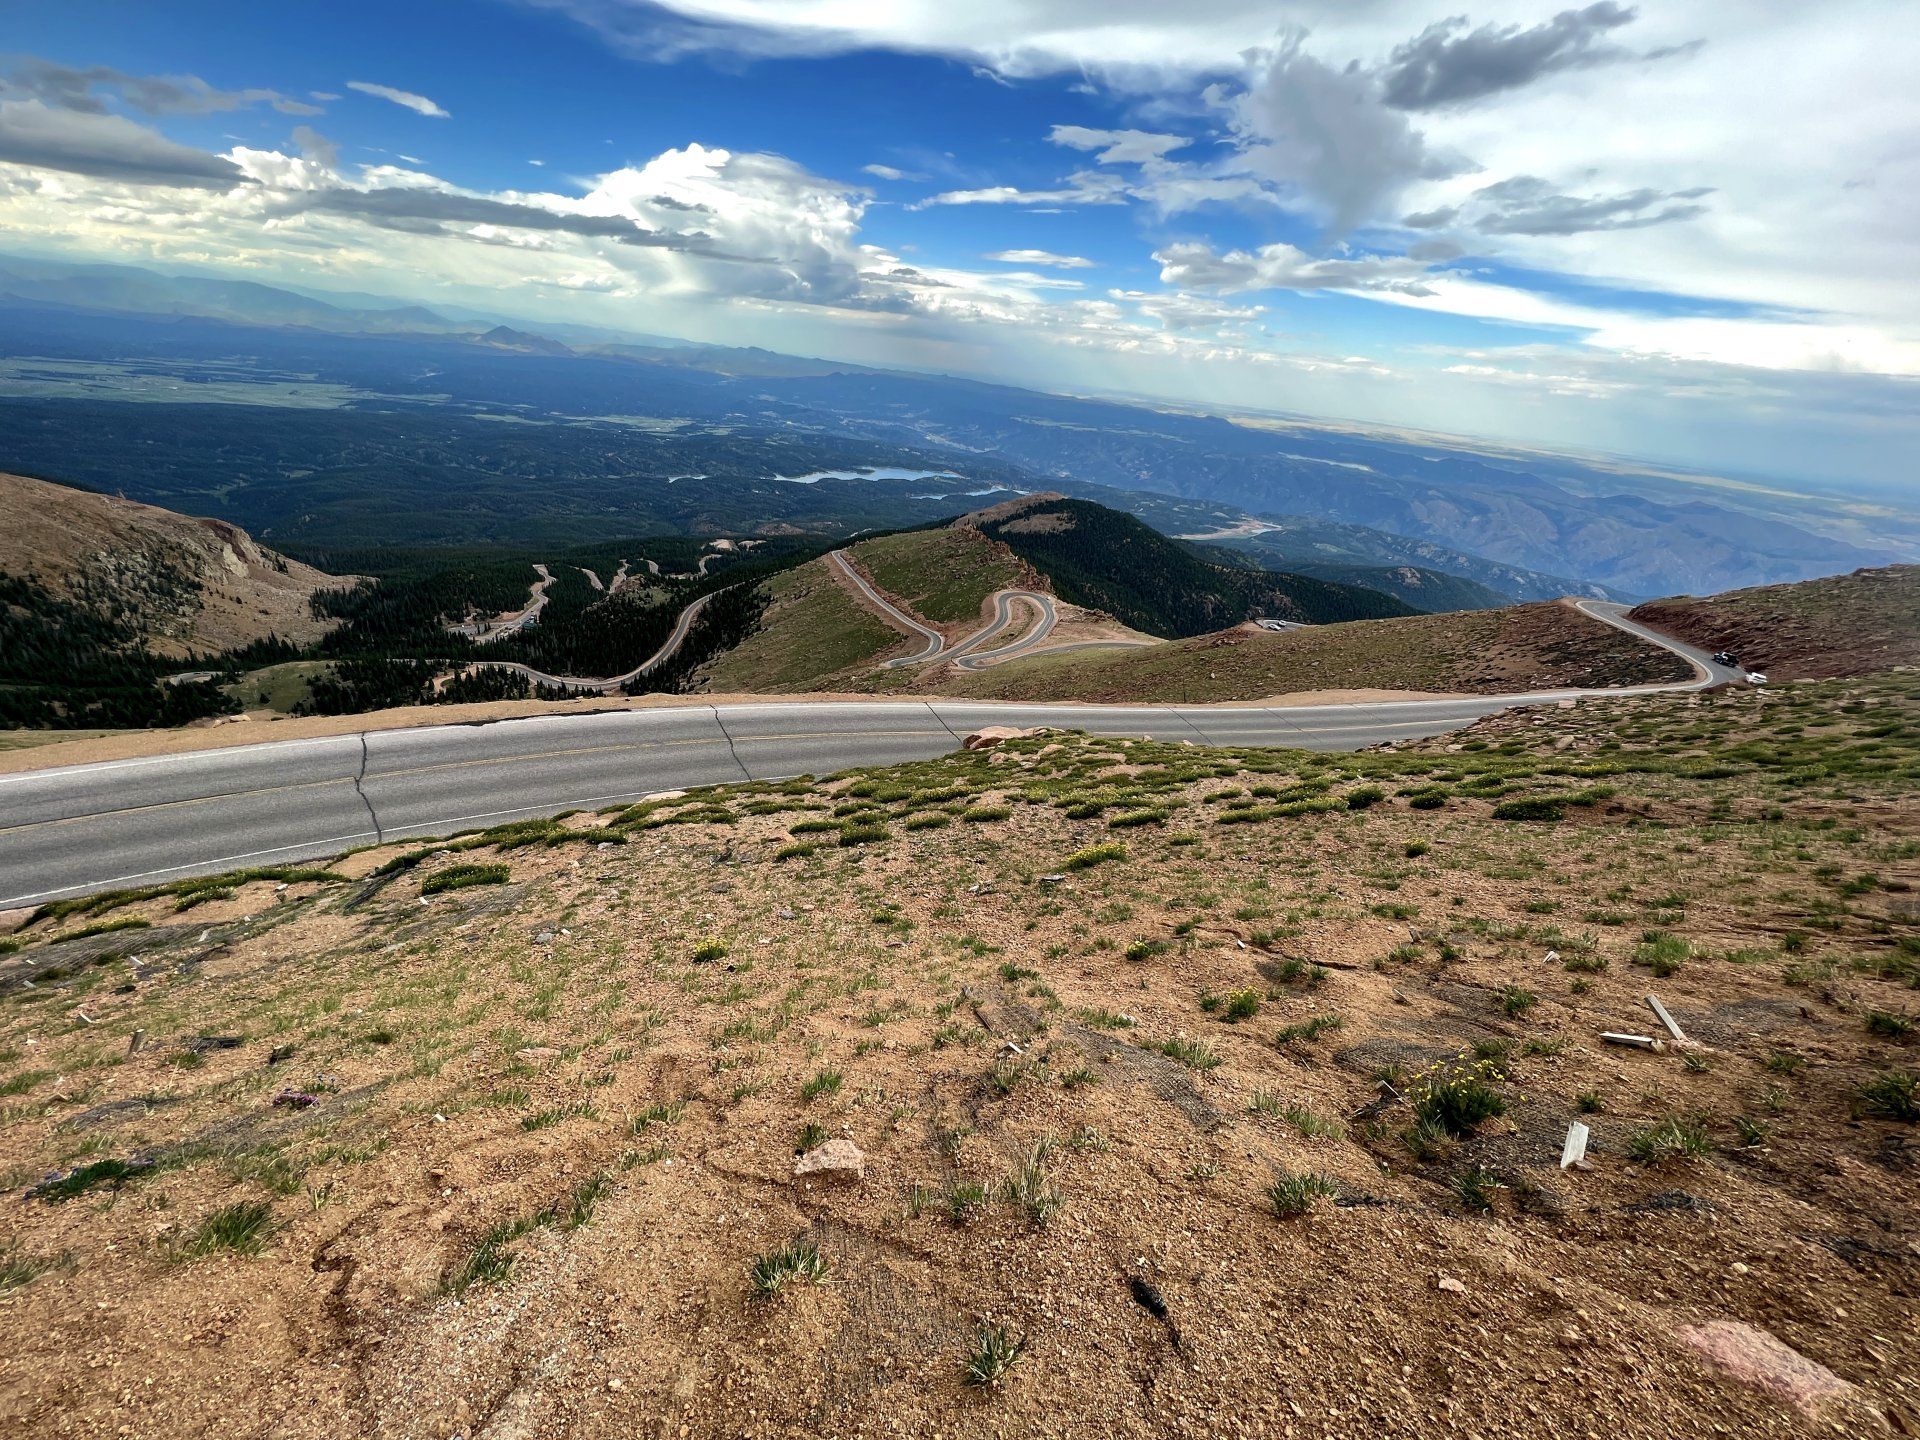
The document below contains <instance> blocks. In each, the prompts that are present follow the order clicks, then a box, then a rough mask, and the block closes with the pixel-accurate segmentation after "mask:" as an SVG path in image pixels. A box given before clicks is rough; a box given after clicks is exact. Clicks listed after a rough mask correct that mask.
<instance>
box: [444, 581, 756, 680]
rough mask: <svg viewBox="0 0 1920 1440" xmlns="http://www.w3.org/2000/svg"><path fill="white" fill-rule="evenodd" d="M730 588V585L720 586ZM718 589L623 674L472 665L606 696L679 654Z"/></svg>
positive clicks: (501, 663) (480, 662)
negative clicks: (598, 674)
mask: <svg viewBox="0 0 1920 1440" xmlns="http://www.w3.org/2000/svg"><path fill="white" fill-rule="evenodd" d="M723 588H731V587H723ZM720 593H721V592H720V591H719V590H712V591H709V592H708V593H707V594H705V595H702V596H701V597H700V598H699V599H697V600H695V601H693V602H692V603H691V604H690V605H688V606H687V607H686V608H685V609H684V610H682V611H681V612H680V614H679V617H678V618H677V619H675V620H674V622H673V633H672V634H671V635H669V636H667V639H666V643H665V644H663V645H661V647H660V648H659V649H658V650H656V651H654V652H653V654H651V655H649V656H648V657H647V658H646V659H644V660H642V661H641V662H640V663H639V664H638V665H636V666H634V667H633V669H631V670H629V671H627V672H626V673H625V674H624V675H607V676H586V675H549V674H548V673H547V672H546V671H544V670H536V669H534V668H533V667H532V666H531V665H522V664H520V663H519V661H517V660H477V661H475V662H474V663H473V666H472V668H473V669H476V670H511V671H512V672H513V673H514V674H516V675H524V676H526V677H527V678H528V679H529V680H533V681H536V682H538V683H539V684H542V685H564V686H566V687H567V688H568V689H569V690H582V691H586V692H589V693H591V694H596V695H610V694H612V693H613V692H614V691H615V690H618V689H619V688H620V687H621V686H622V685H624V684H626V683H627V681H629V680H633V679H636V678H638V677H639V676H641V675H651V674H652V673H653V672H654V671H655V670H658V669H659V668H660V667H661V666H662V665H664V664H666V663H667V661H669V660H671V659H672V658H673V657H674V656H675V655H678V654H679V653H680V647H681V646H682V645H684V644H685V643H686V640H687V632H688V631H689V630H691V629H692V628H693V622H694V621H695V620H697V619H699V618H700V612H701V611H702V610H703V609H705V608H706V604H707V602H708V601H709V600H711V599H712V598H713V597H714V596H715V595H718V594H720Z"/></svg>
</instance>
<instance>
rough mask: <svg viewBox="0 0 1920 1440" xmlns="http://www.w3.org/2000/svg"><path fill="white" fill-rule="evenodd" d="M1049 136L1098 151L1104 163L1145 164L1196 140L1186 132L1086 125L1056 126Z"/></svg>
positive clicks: (1095, 156)
mask: <svg viewBox="0 0 1920 1440" xmlns="http://www.w3.org/2000/svg"><path fill="white" fill-rule="evenodd" d="M1047 138H1048V139H1049V140H1051V141H1052V142H1053V143H1054V144H1056V145H1065V146H1067V147H1068V148H1070V149H1074V150H1092V151H1096V152H1098V153H1096V154H1095V155H1094V157H1093V158H1094V159H1095V160H1096V161H1098V162H1099V163H1100V164H1102V165H1145V164H1147V163H1149V162H1151V161H1154V160H1164V159H1165V158H1166V157H1167V155H1168V153H1169V152H1171V151H1174V150H1179V149H1182V148H1184V147H1186V146H1188V145H1191V144H1192V143H1193V141H1192V140H1190V139H1189V138H1188V137H1186V136H1185V135H1162V134H1158V133H1155V132H1153V131H1148V130H1089V129H1088V128H1087V127H1086V126H1084V125H1056V126H1054V127H1053V129H1052V130H1051V131H1050V132H1049V133H1048V135H1047Z"/></svg>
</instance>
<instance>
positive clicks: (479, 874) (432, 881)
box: [420, 865, 513, 895]
mask: <svg viewBox="0 0 1920 1440" xmlns="http://www.w3.org/2000/svg"><path fill="white" fill-rule="evenodd" d="M512 878H513V871H512V869H511V868H510V867H509V866H506V865H449V866H448V867H447V868H446V869H444V870H439V871H436V872H435V873H433V874H432V875H429V876H428V877H427V878H426V879H425V880H422V881H421V882H420V893H421V894H422V895H438V894H441V893H442V892H443V891H447V890H465V889H468V888H469V887H471V886H474V885H504V884H506V883H507V881H508V880H510V879H512Z"/></svg>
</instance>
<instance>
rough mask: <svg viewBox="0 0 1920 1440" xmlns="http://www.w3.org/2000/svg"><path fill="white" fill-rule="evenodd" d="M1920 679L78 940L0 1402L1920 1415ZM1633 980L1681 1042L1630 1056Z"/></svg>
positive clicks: (605, 824)
mask: <svg viewBox="0 0 1920 1440" xmlns="http://www.w3.org/2000/svg"><path fill="white" fill-rule="evenodd" d="M1911 681H1912V677H1911V675H1897V676H1893V677H1888V678H1885V679H1881V680H1874V681H1863V682H1840V683H1830V684H1823V685H1803V686H1789V687H1783V688H1781V689H1780V690H1778V691H1776V692H1773V693H1756V692H1751V691H1739V692H1732V691H1729V692H1724V693H1719V694H1714V695H1710V696H1658V697H1642V698H1637V699H1627V700H1615V701H1606V702H1582V703H1581V704H1579V705H1578V706H1575V707H1572V708H1565V709H1563V708H1559V707H1547V708H1544V709H1541V710H1536V711H1532V712H1525V713H1520V714H1513V715H1504V716H1501V717H1496V718H1495V719H1493V720H1490V721H1488V722H1484V723H1483V724H1482V725H1480V726H1477V727H1475V728H1474V729H1472V730H1470V731H1466V732H1461V733H1459V734H1456V735H1453V736H1448V737H1442V738H1441V739H1438V740H1435V741H1431V742H1424V743H1422V744H1418V745H1408V746H1400V747H1389V748H1387V749H1384V750H1381V751H1376V752H1371V753H1367V754H1361V755H1309V754H1304V753H1301V752H1290V751H1246V752H1234V751H1217V750H1209V749H1201V748H1196V747H1193V746H1184V745H1158V744H1150V743H1147V742H1114V741H1096V740H1090V739H1086V738H1084V737H1070V736H1053V735H1043V736H1038V737H1035V738H1032V739H1026V740H1018V741H1014V742H1011V743H1009V744H1007V745H1004V746H1002V747H1000V748H998V749H994V750H989V751H986V752H982V753H976V754H961V755H956V756H953V757H948V758H946V759H942V760H938V761H932V762H927V763H925V764H920V765H913V766H905V767H896V768H893V769H889V770H881V771H875V772H872V773H870V774H868V775H865V776H855V777H843V778H841V779H837V780H832V781H825V782H812V781H796V782H788V783H785V784H780V785H771V784H766V785H758V786H732V787H722V788H717V789H713V790H707V791H701V792H695V793H692V794H688V795H685V796H680V797H668V798H663V799H659V800H656V801H652V802H648V803H646V804H643V805H640V806H634V807H627V808H625V809H621V810H616V811H611V812H608V813H605V814H601V815H583V816H575V817H571V818H570V819H567V820H565V821H562V822H534V823H532V824H529V825H523V826H517V827H509V828H507V829H504V830H501V831H496V832H489V833H487V834H483V835H475V836H470V837H466V838H465V839H462V840H458V841H454V842H451V843H436V844H430V845H427V846H423V847H420V848H418V849H405V848H401V847H387V848H386V849H383V850H377V851H366V852H361V853H359V854H356V855H353V856H350V857H346V858H344V859H343V860H341V861H340V862H338V863H337V864H336V865H335V866H333V867H331V868H330V869H329V870H327V871H321V872H318V873H306V872H276V873H263V874H255V875H252V876H245V875H243V876H236V877H232V878H230V879H229V880H228V881H226V882H225V883H220V882H209V881H196V882H185V883H183V884H182V885H177V886H172V887H168V888H167V889H166V890H165V891H157V892H148V893H145V894H134V895H121V896H116V897H108V898H105V899H100V900H95V901H92V902H84V903H80V904H73V905H67V904H61V905H57V906H53V907H47V908H46V913H43V914H41V915H38V916H36V917H34V918H32V920H31V923H28V924H26V925H25V926H24V927H21V928H16V929H15V930H14V931H13V933H12V934H11V935H10V936H9V937H6V938H4V939H0V948H7V949H11V951H12V953H10V954H0V1056H3V1057H4V1059H3V1060H0V1090H3V1091H4V1093H5V1098H4V1100H3V1101H0V1105H3V1106H4V1109H0V1182H4V1184H5V1186H6V1187H7V1188H9V1189H12V1190H13V1191H14V1193H15V1197H16V1198H15V1199H14V1200H13V1201H11V1202H9V1203H8V1204H6V1205H5V1206H0V1424H4V1425H5V1426H6V1427H7V1429H8V1430H9V1432H10V1433H17V1434H23V1435H24V1434H31V1435H35V1436H42V1435H44V1436H97V1435H114V1434H125V1435H140V1436H145V1435H166V1436H199V1435H210V1436H211V1435H218V1436H222V1437H233V1436H271V1437H276V1440H296V1437H309V1436H311V1437H320V1436H326V1437H343V1436H369V1437H371V1436H380V1437H414V1436H419V1437H451V1436H463V1437H471V1440H479V1437H486V1440H510V1437H522V1440H534V1437H557V1436H562V1435H566V1436H581V1437H600V1436H630V1435H649V1436H652V1435H659V1436H682V1435H685V1436H701V1437H704V1436H740V1435H756V1436H800V1435H812V1436H864V1435H876V1436H877V1435H911V1436H926V1437H932V1436H949V1437H953V1436H1029V1435H1034V1436H1084V1435H1090V1434H1112V1435H1126V1436H1135V1435H1138V1436H1177V1435H1191V1436H1215V1435H1262V1436H1265V1435H1272V1436H1288V1435H1291V1436H1302V1437H1307V1436H1352V1435H1357V1434H1378V1435H1392V1436H1422V1437H1424V1436H1434V1437H1439V1436H1469V1435H1480V1436H1487V1437H1491V1436H1494V1435H1499V1434H1510V1433H1514V1432H1515V1431H1516V1430H1521V1429H1524V1430H1525V1431H1527V1432H1530V1433H1533V1434H1537V1435H1543V1436H1583V1435H1604V1436H1610V1437H1613V1436H1625V1437H1640V1436H1645V1437H1667V1436H1676V1435H1684V1436H1696V1435H1698V1436H1706V1435H1739V1436H1813V1435H1835V1434H1845V1435H1870V1434H1879V1433H1889V1434H1914V1433H1917V1432H1920V1381H1917V1380H1916V1376H1920V1325H1916V1323H1915V1322H1916V1319H1917V1318H1920V1311H1916V1294H1917V1292H1920V1245H1917V1244H1916V1230H1915V1222H1916V1220H1917V1219H1920V1205H1917V1204H1916V1195H1920V1188H1917V1187H1916V1183H1915V1182H1916V1168H1915V1167H1916V1162H1920V1132H1917V1131H1916V1128H1915V1122H1916V1117H1917V1115H1920V1112H1916V1111H1915V1109H1914V1106H1915V1103H1916V1100H1915V1095H1914V1091H1913V1088H1912V1087H1913V1074H1914V1067H1915V1062H1916V1058H1920V1057H1917V1055H1916V1045H1915V1040H1914V1020H1913V1016H1914V1015H1915V1012H1916V1010H1917V1009H1920V1006H1917V1005H1916V999H1915V989H1914V986H1915V984H1916V983H1917V982H1920V904H1916V901H1915V888H1914V887H1915V886H1916V884H1920V804H1916V800H1915V793H1916V785H1917V784H1920V696H1916V687H1915V686H1914V685H1913V684H1912V683H1911ZM463 880H464V881H465V882H467V883H461V882H462V881H463ZM140 922H145V923H144V924H142V923H140ZM1649 993H1653V994H1657V995H1658V996H1659V998H1660V999H1661V1000H1662V1001H1663V1002H1664V1004H1665V1005H1666V1007H1667V1008H1668V1009H1669V1011H1670V1012H1671V1014H1672V1015H1673V1017H1674V1018H1675V1020H1676V1021H1677V1023H1678V1024H1679V1025H1680V1026H1681V1027H1683V1029H1684V1031H1685V1033H1686V1034H1687V1036H1688V1037H1689V1040H1690V1042H1691V1043H1690V1044H1689V1045H1687V1046H1681V1045H1679V1044H1677V1043H1669V1044H1666V1045H1665V1046H1664V1048H1662V1049H1661V1050H1659V1051H1648V1050H1640V1049H1623V1048H1617V1047H1615V1046H1612V1045H1608V1044H1605V1043H1603V1042H1602V1041H1601V1039H1600V1034H1601V1032H1602V1031H1621V1032H1633V1033H1637V1034H1640V1035H1644V1036H1659V1035H1662V1034H1664V1031H1663V1030H1662V1028H1661V1026H1660V1023H1659V1022H1658V1020H1657V1019H1656V1018H1655V1016H1654V1015H1653V1014H1652V1012H1651V1011H1650V1010H1649V1008H1648V1006H1647V1004H1646V1002H1645V999H1644V997H1645V996H1646V995H1647V994H1649ZM1901 1077H1905V1080H1904V1082H1903V1081H1902V1078H1901ZM1903 1083H1904V1087H1905V1088H1902V1086H1903ZM1383 1086H1384V1087H1385V1088H1383ZM1903 1097H1904V1099H1903ZM1474 1106H1477V1107H1479V1108H1477V1109H1470V1108H1468V1107H1474ZM1576 1119H1577V1120H1580V1121H1582V1122H1583V1123H1586V1124H1588V1125H1589V1126H1590V1127H1591V1130H1592V1139H1591V1146H1590V1150H1589V1160H1590V1168H1586V1169H1571V1170H1562V1169H1561V1168H1560V1167H1559V1164H1558V1161H1559V1157H1560V1153H1561V1144H1562V1140H1563V1137H1564V1136H1565V1135H1566V1133H1567V1130H1568V1126H1569V1124H1570V1123H1571V1122H1572V1121H1574V1120H1576ZM1456 1121H1464V1122H1469V1123H1457V1124H1456V1123H1454V1122H1456ZM835 1139H840V1140H846V1141H850V1142H852V1145H853V1147H855V1148H856V1149H857V1151H858V1152H860V1153H861V1157H862V1158H861V1169H860V1171H859V1173H857V1174H854V1173H843V1174H836V1173H835V1172H833V1171H826V1172H822V1173H821V1174H820V1175H817V1176H813V1177H808V1176H796V1174H795V1169H796V1164H797V1157H799V1156H801V1155H802V1154H805V1155H807V1156H809V1157H816V1156H819V1155H821V1154H822V1153H830V1152H831V1150H832V1149H833V1148H835V1147H827V1149H826V1150H825V1151H823V1147H826V1142H829V1141H832V1140H835ZM1315 1177H1318V1178H1315ZM1323 1182H1324V1183H1323ZM816 1254H817V1257H818V1262H819V1264H820V1265H824V1273H820V1271H819V1268H818V1266H817V1265H816V1264H815V1262H814V1258H813V1257H814V1256H815V1255H816ZM756 1273H757V1274H758V1276H759V1282H765V1287H771V1291H772V1293H767V1289H766V1288H765V1287H763V1285H762V1284H761V1283H759V1282H757V1281H756V1278H755V1277H756ZM781 1280H784V1282H785V1283H784V1284H778V1285H776V1284H775V1282H776V1281H781ZM1727 1326H1734V1327H1746V1328H1744V1329H1738V1328H1736V1329H1731V1330H1729V1329H1726V1328H1724V1327H1727ZM1761 1332H1764V1335H1765V1336H1771V1337H1774V1338H1773V1347H1775V1348H1769V1347H1768V1346H1767V1344H1766V1342H1765V1340H1764V1338H1762V1339H1758V1340H1756V1339H1754V1338H1753V1337H1754V1336H1755V1335H1758V1334H1760V1333H1761ZM1010 1351H1017V1355H1016V1356H1015V1358H1014V1359H1012V1360H1011V1361H1010V1362H1007V1361H1006V1357H1007V1354H1008V1352H1010ZM1708 1351H1711V1352H1712V1353H1713V1355H1715V1356H1718V1357H1719V1358H1718V1359H1714V1358H1709V1356H1708V1353H1707V1352H1708ZM1002 1362H1006V1363H1002ZM970 1363H971V1364H973V1365H974V1366H975V1367H976V1370H977V1372H978V1374H979V1375H980V1376H987V1375H989V1374H990V1376H991V1378H990V1383H984V1384H975V1383H970V1380H969V1376H968V1366H969V1364H970ZM1736 1371H1738V1372H1739V1373H1736Z"/></svg>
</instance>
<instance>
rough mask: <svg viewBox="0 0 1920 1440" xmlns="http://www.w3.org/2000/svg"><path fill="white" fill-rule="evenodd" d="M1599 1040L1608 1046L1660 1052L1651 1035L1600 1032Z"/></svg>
mask: <svg viewBox="0 0 1920 1440" xmlns="http://www.w3.org/2000/svg"><path fill="white" fill-rule="evenodd" d="M1600 1038H1601V1039H1602V1040H1604V1041H1606V1042H1607V1044H1609V1045H1630V1046H1632V1047H1633V1048H1634V1049H1636V1050H1660V1049H1663V1048H1665V1047H1663V1046H1662V1045H1661V1044H1660V1042H1659V1041H1658V1040H1656V1039H1654V1037H1653V1036H1651V1035H1623V1034H1621V1033H1620V1032H1619V1031H1617V1030H1602V1031H1601V1032H1600Z"/></svg>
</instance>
